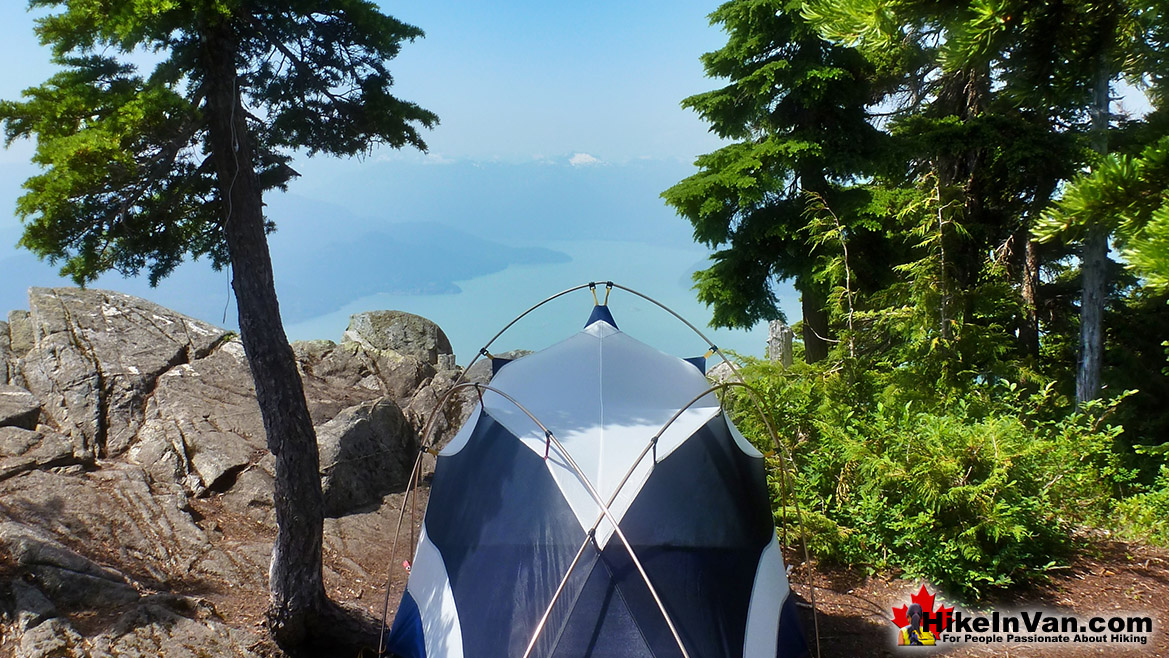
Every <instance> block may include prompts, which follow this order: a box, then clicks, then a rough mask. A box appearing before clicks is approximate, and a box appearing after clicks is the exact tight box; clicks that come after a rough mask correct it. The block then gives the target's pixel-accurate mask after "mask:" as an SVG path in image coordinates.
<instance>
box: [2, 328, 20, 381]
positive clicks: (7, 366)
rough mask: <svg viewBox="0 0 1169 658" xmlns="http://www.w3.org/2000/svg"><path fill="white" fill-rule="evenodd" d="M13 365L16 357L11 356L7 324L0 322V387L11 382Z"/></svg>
mask: <svg viewBox="0 0 1169 658" xmlns="http://www.w3.org/2000/svg"><path fill="white" fill-rule="evenodd" d="M15 363H16V357H15V356H14V355H13V354H12V339H11V338H10V337H9V336H8V323H7V322H4V321H3V320H0V385H3V384H9V383H11V382H12V381H13V379H14V376H15V367H14V365H15Z"/></svg>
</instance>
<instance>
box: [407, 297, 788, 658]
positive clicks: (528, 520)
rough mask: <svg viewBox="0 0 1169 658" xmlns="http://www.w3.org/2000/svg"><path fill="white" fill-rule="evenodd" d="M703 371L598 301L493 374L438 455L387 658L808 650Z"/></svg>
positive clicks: (757, 503) (747, 656) (751, 472)
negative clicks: (550, 341) (583, 322)
mask: <svg viewBox="0 0 1169 658" xmlns="http://www.w3.org/2000/svg"><path fill="white" fill-rule="evenodd" d="M610 285H612V284H610ZM696 365H699V367H696ZM704 368H705V364H704V363H702V364H697V363H696V362H695V361H694V360H689V361H687V360H683V359H679V358H676V357H673V356H670V355H667V354H664V353H662V352H659V351H657V350H655V349H654V348H651V347H649V346H647V345H645V344H643V343H640V342H638V341H637V340H634V339H633V338H631V337H629V336H628V335H627V334H625V333H623V332H621V331H620V330H618V328H617V325H616V322H615V321H614V319H613V316H612V314H611V313H610V312H609V309H608V307H607V306H605V305H603V304H601V305H598V306H596V307H595V308H594V310H593V314H592V316H591V317H590V318H589V322H588V324H587V326H586V327H585V328H584V330H583V331H581V332H579V333H577V334H576V335H574V336H572V337H570V338H568V339H567V340H565V341H563V342H561V343H558V344H556V345H553V346H552V347H549V348H547V349H545V350H543V351H540V352H536V353H534V354H531V355H529V356H526V357H523V358H521V359H518V360H515V361H512V362H509V363H507V364H506V365H503V366H502V367H500V368H499V369H498V371H497V373H496V374H495V376H494V377H493V379H492V380H491V382H490V384H489V385H488V386H482V387H480V392H481V400H482V402H481V403H480V404H478V405H477V406H476V408H475V410H474V411H473V412H472V414H471V417H470V418H469V420H468V421H467V423H466V424H465V425H464V426H463V428H462V429H461V430H460V431H459V433H458V434H457V435H456V436H455V437H454V438H453V439H452V440H451V442H450V443H449V444H448V445H447V446H446V447H445V448H444V449H443V450H442V451H441V452H440V453H439V454H438V457H437V461H436V464H435V469H434V477H433V480H432V483H431V489H430V502H429V504H428V506H427V510H426V514H425V517H424V519H423V524H422V530H421V534H420V537H419V540H418V546H417V550H416V553H415V556H414V560H413V561H412V564H411V572H410V577H409V581H408V583H407V587H406V591H405V593H404V594H403V596H402V601H401V604H400V605H399V606H398V610H397V613H396V616H395V618H394V623H393V626H392V628H391V629H390V631H389V633H388V635H387V637H386V638H385V647H386V652H387V655H390V656H398V657H401V658H463V657H466V658H475V657H482V658H503V657H514V658H522V657H524V658H526V657H529V656H530V657H533V658H536V657H539V658H580V657H582V656H593V657H597V658H600V657H606V658H651V657H654V658H666V657H671V658H672V657H675V656H682V657H684V658H717V657H726V658H731V657H734V658H760V657H766V656H776V657H784V658H786V657H794V656H803V655H805V654H806V651H807V650H806V645H805V642H804V638H803V635H802V633H801V631H800V628H799V622H798V619H797V615H796V610H795V603H794V601H793V599H792V596H791V591H790V589H789V587H788V581H787V577H786V574H785V570H784V563H783V557H782V555H781V553H780V547H779V543H778V541H777V539H776V533H775V526H774V524H773V520H772V514H771V509H770V506H769V503H768V495H767V488H766V481H765V476H764V465H763V457H762V455H761V454H760V453H759V451H757V450H756V449H755V448H754V447H753V446H752V445H751V444H750V443H748V442H747V440H746V439H744V438H743V436H742V434H740V433H739V431H738V430H737V429H736V428H735V426H734V425H733V424H732V423H731V421H730V420H729V419H728V418H727V416H726V415H725V414H724V413H723V411H722V409H721V408H720V405H719V403H718V399H717V398H716V397H715V395H714V394H713V393H712V392H710V385H709V384H708V383H707V381H706V378H705V376H704V373H703V369H704Z"/></svg>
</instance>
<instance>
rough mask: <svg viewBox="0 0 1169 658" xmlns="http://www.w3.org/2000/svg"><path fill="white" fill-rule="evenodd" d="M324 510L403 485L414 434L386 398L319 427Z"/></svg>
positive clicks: (365, 501)
mask: <svg viewBox="0 0 1169 658" xmlns="http://www.w3.org/2000/svg"><path fill="white" fill-rule="evenodd" d="M317 443H318V445H319V446H320V452H321V486H322V489H323V491H324V496H325V514H326V515H327V516H342V515H345V514H348V513H350V512H353V511H355V510H358V509H360V508H362V507H365V506H368V505H370V504H372V503H376V502H379V501H380V500H381V498H382V496H384V495H385V494H387V493H390V492H393V491H401V490H402V489H403V488H405V486H406V483H407V480H408V479H409V477H410V471H411V469H412V468H413V466H414V460H415V458H416V457H417V456H418V436H417V433H416V432H415V431H414V428H413V427H412V426H411V425H410V423H409V422H408V421H407V420H406V417H405V416H404V415H403V414H402V410H401V409H400V408H399V407H398V405H397V404H395V403H394V402H393V400H390V399H388V398H382V399H380V400H376V401H371V402H365V403H362V404H360V405H358V406H356V407H351V408H349V409H346V410H344V411H342V412H341V413H340V414H338V415H337V417H336V418H334V419H332V420H330V421H329V422H327V423H325V424H324V425H322V426H321V427H320V428H318V429H317Z"/></svg>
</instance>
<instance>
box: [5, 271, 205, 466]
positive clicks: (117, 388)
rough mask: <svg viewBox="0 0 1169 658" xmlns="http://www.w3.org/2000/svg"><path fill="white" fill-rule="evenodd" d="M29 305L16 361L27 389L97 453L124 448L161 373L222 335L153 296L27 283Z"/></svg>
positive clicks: (109, 453)
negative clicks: (26, 341) (25, 347)
mask: <svg viewBox="0 0 1169 658" xmlns="http://www.w3.org/2000/svg"><path fill="white" fill-rule="evenodd" d="M29 308H30V316H29V317H30V320H31V322H32V327H33V337H34V342H35V344H34V346H33V347H32V349H31V350H30V351H29V352H28V353H27V354H25V355H24V356H23V357H22V359H21V373H22V375H23V376H24V379H25V382H26V383H27V388H28V389H29V390H30V391H32V393H33V394H34V395H36V396H37V397H38V398H39V399H40V400H41V402H42V403H43V406H44V410H45V412H46V413H47V414H48V415H49V416H50V417H51V418H52V419H53V420H54V421H55V422H56V423H57V424H58V425H59V426H60V427H62V428H66V429H68V430H69V434H71V435H72V436H73V437H74V439H75V440H76V441H78V442H79V443H80V444H81V447H82V448H83V449H85V450H90V451H92V452H94V453H95V454H97V455H98V456H113V455H119V454H121V453H122V452H124V451H125V450H126V449H127V448H129V446H130V444H131V442H132V441H133V438H134V436H135V435H136V434H137V431H138V428H139V425H140V424H141V419H142V412H143V409H144V406H145V403H146V399H147V397H148V396H149V395H150V393H151V392H152V391H153V389H154V385H155V382H156V380H157V378H158V377H159V375H161V374H162V373H164V372H166V371H168V370H170V369H171V368H173V367H175V366H177V365H179V364H181V363H188V362H190V361H192V360H194V359H198V358H200V357H202V356H204V355H206V354H208V353H209V352H210V351H211V350H212V348H214V347H215V346H216V345H217V344H218V343H219V342H220V341H221V340H222V339H223V338H224V337H225V336H226V332H225V331H224V330H223V329H220V328H218V327H214V326H212V325H209V324H207V323H205V322H200V321H198V320H194V319H192V318H188V317H186V316H183V315H181V314H179V313H176V312H174V311H171V310H169V309H165V308H163V307H161V306H158V305H157V304H154V303H152V302H148V301H146V300H143V299H138V298H136V297H131V296H130V295H125V294H122V293H116V292H109V291H104V290H82V289H78V288H32V289H31V290H29ZM10 324H11V320H10Z"/></svg>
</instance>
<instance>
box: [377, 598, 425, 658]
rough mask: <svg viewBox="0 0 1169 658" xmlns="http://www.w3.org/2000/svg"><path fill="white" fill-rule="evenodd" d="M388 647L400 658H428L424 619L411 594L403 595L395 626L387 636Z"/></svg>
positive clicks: (395, 617)
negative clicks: (423, 630) (423, 629)
mask: <svg viewBox="0 0 1169 658" xmlns="http://www.w3.org/2000/svg"><path fill="white" fill-rule="evenodd" d="M386 646H387V647H391V648H392V649H393V651H394V653H395V654H396V655H398V656H400V658H426V642H425V637H424V635H423V632H422V617H421V616H419V614H418V604H417V603H415V602H414V597H412V596H410V592H405V593H403V594H402V602H401V603H400V604H399V605H398V613H397V614H396V615H395V616H394V625H393V627H392V628H390V632H389V634H388V635H387V636H386Z"/></svg>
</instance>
